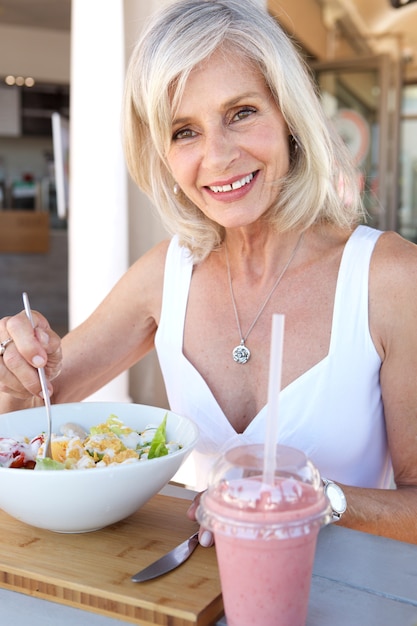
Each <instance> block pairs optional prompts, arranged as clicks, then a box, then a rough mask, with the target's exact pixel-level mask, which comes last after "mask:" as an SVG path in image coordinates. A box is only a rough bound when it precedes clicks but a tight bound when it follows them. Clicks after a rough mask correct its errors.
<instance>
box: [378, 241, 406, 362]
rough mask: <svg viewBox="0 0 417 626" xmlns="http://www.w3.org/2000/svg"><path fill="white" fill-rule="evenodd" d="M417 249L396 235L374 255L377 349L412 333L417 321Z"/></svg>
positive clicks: (384, 348)
mask: <svg viewBox="0 0 417 626" xmlns="http://www.w3.org/2000/svg"><path fill="white" fill-rule="evenodd" d="M416 287H417V246H416V245H415V244H414V243H412V242H410V241H407V240H406V239H404V238H403V237H401V236H400V235H399V234H397V233H395V232H385V233H383V234H382V235H381V237H380V238H379V240H378V242H377V244H376V246H375V250H374V253H373V255H372V260H371V267H370V280H369V306H370V326H371V331H372V334H373V336H374V340H375V343H376V346H377V348H379V351H380V353H381V355H382V354H386V352H387V346H388V345H389V344H390V342H392V340H393V339H394V338H395V340H397V339H399V338H400V337H401V336H404V339H405V340H406V337H407V335H408V341H411V336H410V332H412V335H413V336H414V335H415V330H414V326H415V320H416V319H417V289H416Z"/></svg>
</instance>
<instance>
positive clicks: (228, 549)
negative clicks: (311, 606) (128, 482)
mask: <svg viewBox="0 0 417 626" xmlns="http://www.w3.org/2000/svg"><path fill="white" fill-rule="evenodd" d="M263 455H264V446H262V445H246V446H239V447H237V448H232V449H231V450H228V451H227V452H226V453H225V454H224V455H223V456H222V457H221V458H220V459H219V461H218V462H217V464H216V465H215V466H214V468H213V470H212V472H211V477H210V481H209V487H208V489H207V491H206V492H205V493H204V494H203V495H202V497H201V501H200V506H199V508H198V510H197V519H198V521H199V522H200V524H201V525H202V526H203V527H205V528H207V529H208V530H210V531H211V532H212V533H213V534H214V539H215V545H216V554H217V561H218V566H219V573H220V582H221V587H222V593H223V603H224V610H225V614H226V618H227V624H228V626H305V622H306V619H307V610H308V599H309V593H310V585H311V576H312V569H313V561H314V555H315V550H316V544H317V536H318V532H319V530H320V528H321V527H322V526H323V525H324V524H327V523H328V522H329V521H330V520H331V508H330V505H329V502H328V499H327V497H326V496H325V494H324V491H323V487H322V483H321V479H320V474H319V472H318V470H317V469H316V467H315V466H314V465H313V463H312V462H311V461H310V460H309V459H308V458H307V457H306V455H305V454H304V453H303V452H301V451H300V450H296V449H295V448H290V447H287V446H277V450H276V467H275V476H274V481H273V482H274V484H273V485H269V484H268V485H266V484H265V483H263V481H262V473H263Z"/></svg>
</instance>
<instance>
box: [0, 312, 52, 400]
mask: <svg viewBox="0 0 417 626" xmlns="http://www.w3.org/2000/svg"><path fill="white" fill-rule="evenodd" d="M33 319H34V323H35V328H34V329H33V328H32V325H31V323H30V321H29V320H28V319H27V317H26V314H25V313H24V311H22V312H21V313H19V314H18V315H15V316H13V317H6V318H3V319H2V320H0V341H4V340H5V339H7V338H9V337H10V338H11V339H13V342H12V343H9V344H8V345H7V347H6V349H5V351H4V354H3V356H2V357H1V358H0V391H2V392H4V393H8V394H11V395H13V396H14V397H16V398H19V399H25V398H28V397H29V396H31V395H39V394H40V392H41V386H40V382H39V376H38V372H37V369H36V368H38V367H44V368H45V374H46V376H47V379H48V381H51V380H53V379H54V378H56V376H58V374H59V372H60V369H61V362H62V353H61V340H60V338H59V337H58V335H57V334H56V333H54V332H53V331H52V330H51V328H50V326H49V324H48V321H47V320H46V319H45V318H44V317H43V316H42V315H40V314H39V313H37V312H36V311H34V312H33ZM48 388H49V390H50V393H53V387H52V385H51V383H50V382H48Z"/></svg>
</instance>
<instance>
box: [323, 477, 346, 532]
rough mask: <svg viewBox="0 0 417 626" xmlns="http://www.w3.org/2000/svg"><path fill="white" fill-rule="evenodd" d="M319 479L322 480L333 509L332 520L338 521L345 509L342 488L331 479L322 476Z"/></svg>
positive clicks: (344, 497)
mask: <svg viewBox="0 0 417 626" xmlns="http://www.w3.org/2000/svg"><path fill="white" fill-rule="evenodd" d="M321 480H322V481H323V487H324V493H325V494H326V496H327V497H328V498H329V501H330V505H331V507H332V509H333V521H334V522H338V521H339V520H340V519H341V517H342V515H343V513H344V512H345V511H346V496H345V494H344V493H343V490H342V488H341V487H339V485H337V484H336V483H335V482H333V481H332V480H328V479H327V478H323V476H322V478H321Z"/></svg>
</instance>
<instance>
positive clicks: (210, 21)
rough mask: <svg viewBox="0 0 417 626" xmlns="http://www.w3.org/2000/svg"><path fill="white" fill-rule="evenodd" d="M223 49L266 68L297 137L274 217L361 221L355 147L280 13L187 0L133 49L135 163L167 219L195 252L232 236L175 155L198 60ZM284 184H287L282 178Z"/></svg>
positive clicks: (127, 121)
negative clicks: (186, 186)
mask: <svg viewBox="0 0 417 626" xmlns="http://www.w3.org/2000/svg"><path fill="white" fill-rule="evenodd" d="M219 48H227V49H228V50H230V49H233V50H235V51H236V53H238V54H240V55H244V57H245V58H247V59H248V60H249V61H250V62H252V63H254V64H255V66H256V67H257V68H258V69H259V71H260V72H261V73H262V75H263V76H264V79H265V82H266V84H267V85H268V87H269V89H270V91H271V93H272V95H273V97H274V99H275V101H276V103H277V105H278V107H279V109H280V110H281V112H282V115H283V117H284V119H285V121H286V123H287V126H288V129H289V133H290V135H291V136H292V141H291V143H292V149H291V164H290V168H289V171H288V173H287V175H286V176H285V178H284V180H281V181H277V185H278V184H279V193H277V199H276V202H275V204H274V205H273V206H272V207H270V209H269V210H268V213H267V215H265V219H267V220H268V222H269V223H270V224H272V225H274V226H275V227H276V228H277V229H279V230H281V231H284V230H290V229H293V228H296V227H301V228H308V227H309V226H310V225H312V224H313V223H317V222H320V221H325V222H330V223H332V224H335V225H338V226H341V227H344V228H352V227H353V226H354V225H356V224H357V223H358V222H359V221H360V220H361V219H363V217H364V212H363V207H362V203H361V200H360V194H359V190H358V186H357V182H356V180H357V179H356V173H355V171H354V168H353V167H352V165H351V162H350V157H349V155H348V152H347V150H346V148H345V146H344V144H343V142H342V141H341V140H340V138H339V137H338V136H337V135H336V133H334V132H332V131H331V128H330V126H329V122H328V120H327V118H326V115H325V113H324V112H323V109H322V106H321V104H320V99H319V97H318V94H317V93H316V88H315V85H314V82H313V80H312V78H311V76H310V73H309V70H308V68H307V67H306V65H305V63H304V61H303V60H302V58H301V56H300V55H299V54H298V52H297V51H296V49H295V47H294V45H293V43H292V42H291V40H290V39H289V37H288V36H287V35H286V34H285V33H284V31H283V30H282V28H281V27H280V26H279V24H278V23H277V21H276V20H275V19H274V18H273V17H271V16H270V15H269V14H268V13H267V12H266V10H264V9H263V8H261V7H260V6H259V5H257V4H256V3H255V0H180V1H179V2H174V3H172V4H170V5H168V6H167V7H164V8H163V10H162V11H159V12H157V13H156V14H155V15H153V17H151V19H150V20H149V22H148V24H147V26H146V28H145V29H144V31H143V33H142V36H141V38H140V40H139V42H138V43H137V45H136V47H135V49H134V50H133V53H132V55H131V58H130V62H129V67H128V71H127V76H126V87H125V105H124V145H125V153H126V160H127V165H128V168H129V171H130V174H131V176H132V178H133V179H134V181H135V182H136V183H137V185H138V186H139V187H140V188H141V189H142V190H143V191H144V192H145V193H147V194H148V195H149V196H150V197H151V199H152V201H153V203H154V204H155V206H156V208H157V210H158V211H159V213H160V216H161V219H162V220H163V223H164V226H165V228H166V229H167V230H168V232H170V233H171V234H177V235H178V236H179V239H180V242H181V243H182V244H183V245H185V246H186V247H188V248H189V250H190V251H191V252H192V253H193V255H194V257H195V259H196V260H201V259H203V258H205V257H206V256H207V254H209V253H210V252H211V251H212V250H213V249H215V248H216V247H217V246H218V245H219V244H220V243H221V241H222V240H223V236H224V232H223V229H222V227H221V226H219V225H218V224H216V223H215V222H213V221H212V220H210V219H208V218H207V217H206V216H205V215H204V214H203V213H202V212H201V211H200V209H199V208H198V207H197V206H196V205H194V204H193V203H192V202H191V201H190V200H189V199H188V198H187V197H186V196H185V194H184V193H182V192H180V193H179V194H178V195H175V194H174V193H173V187H174V183H175V181H174V179H173V177H172V175H171V173H170V170H169V167H168V165H167V161H166V154H167V152H168V150H169V147H170V143H171V139H172V123H171V122H172V116H173V111H174V110H175V107H176V105H177V104H178V102H179V101H180V99H181V95H182V93H183V90H184V87H185V83H186V81H187V77H188V76H189V74H190V72H191V71H192V70H193V68H194V67H195V66H196V65H197V64H199V63H201V62H202V61H204V60H205V59H207V58H208V57H209V56H210V55H211V54H213V52H214V51H216V50H218V49H219ZM277 189H278V187H277Z"/></svg>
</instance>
